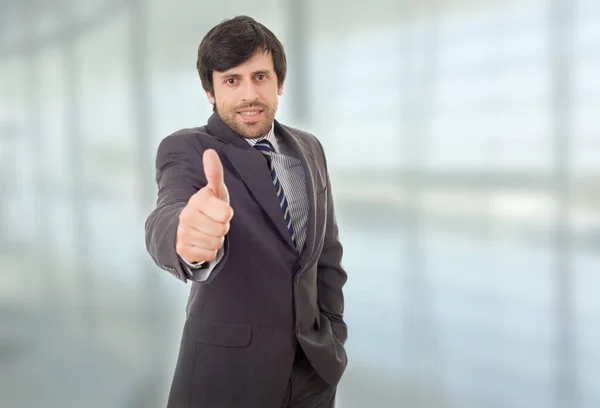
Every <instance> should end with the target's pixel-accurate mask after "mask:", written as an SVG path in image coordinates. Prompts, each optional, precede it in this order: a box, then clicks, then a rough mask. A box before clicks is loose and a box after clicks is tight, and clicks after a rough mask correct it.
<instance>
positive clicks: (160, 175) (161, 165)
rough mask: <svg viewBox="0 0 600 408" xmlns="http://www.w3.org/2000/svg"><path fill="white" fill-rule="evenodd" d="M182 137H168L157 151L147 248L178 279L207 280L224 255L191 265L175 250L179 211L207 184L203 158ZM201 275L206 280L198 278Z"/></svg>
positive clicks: (220, 252)
mask: <svg viewBox="0 0 600 408" xmlns="http://www.w3.org/2000/svg"><path fill="white" fill-rule="evenodd" d="M195 152H196V151H195V149H193V147H192V146H190V145H189V143H188V142H187V141H186V140H185V138H184V137H182V136H169V137H167V138H165V139H164V140H163V141H162V142H161V143H160V145H159V147H158V151H157V154H156V183H157V185H158V199H157V204H156V209H155V210H154V211H152V213H151V214H150V215H149V216H148V219H147V220H146V226H145V227H146V248H147V250H148V253H149V254H150V256H151V257H152V259H153V260H154V262H155V263H156V264H157V265H158V266H159V267H161V268H162V269H165V270H167V271H168V272H170V273H171V274H172V275H173V276H175V277H176V278H178V279H180V280H182V281H183V282H186V281H187V279H188V278H189V279H194V280H204V279H206V278H207V277H208V275H209V274H210V271H212V269H213V268H214V267H215V266H216V264H217V263H218V261H219V260H220V258H222V254H223V250H220V251H219V254H220V257H218V258H217V259H216V260H215V261H211V262H207V263H205V264H203V265H202V266H201V267H199V268H193V267H192V268H189V267H188V266H187V265H186V262H185V261H184V260H183V259H182V258H181V257H180V256H179V255H178V254H177V252H176V250H175V243H176V236H177V227H178V225H179V214H180V213H181V211H182V210H183V208H184V207H185V206H186V204H187V202H188V201H189V199H190V197H191V196H192V195H194V194H195V193H196V192H198V190H199V189H201V188H202V187H204V186H205V185H206V178H205V176H204V173H203V171H202V158H201V157H197V155H196V153H195ZM198 274H200V275H202V277H204V279H202V278H200V279H195V278H194V276H196V275H198Z"/></svg>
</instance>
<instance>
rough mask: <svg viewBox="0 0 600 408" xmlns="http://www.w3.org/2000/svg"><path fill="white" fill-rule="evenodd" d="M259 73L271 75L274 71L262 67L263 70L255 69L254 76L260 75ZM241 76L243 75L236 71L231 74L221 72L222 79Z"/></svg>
mask: <svg viewBox="0 0 600 408" xmlns="http://www.w3.org/2000/svg"><path fill="white" fill-rule="evenodd" d="M259 74H263V75H271V74H272V71H271V70H269V69H261V70H258V71H254V72H253V73H252V76H253V77H255V76H257V75H259ZM240 77H241V75H240V74H236V73H233V72H232V73H230V74H221V79H229V78H240Z"/></svg>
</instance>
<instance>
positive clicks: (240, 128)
mask: <svg viewBox="0 0 600 408" xmlns="http://www.w3.org/2000/svg"><path fill="white" fill-rule="evenodd" d="M248 108H258V109H259V110H261V111H262V113H261V116H260V119H259V120H257V121H256V122H245V121H244V120H243V119H242V118H241V117H240V114H238V111H239V110H241V109H248ZM215 111H216V112H217V114H218V115H219V117H220V118H221V120H222V121H223V122H225V124H226V125H227V126H229V127H230V128H231V130H233V131H234V132H235V133H237V134H238V135H240V136H242V137H244V138H246V139H256V138H258V137H261V136H264V135H265V134H267V132H268V131H269V130H270V129H271V126H272V125H273V120H274V119H275V113H276V112H277V101H275V103H274V104H273V105H272V106H268V105H265V104H263V103H260V102H254V103H247V104H242V105H239V106H236V107H234V108H232V109H229V110H227V111H226V112H223V111H221V110H220V109H218V108H217V106H216V105H215Z"/></svg>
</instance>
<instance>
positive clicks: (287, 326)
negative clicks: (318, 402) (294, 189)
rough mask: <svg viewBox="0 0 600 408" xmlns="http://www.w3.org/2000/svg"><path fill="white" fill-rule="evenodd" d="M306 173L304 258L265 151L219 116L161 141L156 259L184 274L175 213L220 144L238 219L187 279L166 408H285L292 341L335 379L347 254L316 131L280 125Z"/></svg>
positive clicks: (154, 220)
mask: <svg viewBox="0 0 600 408" xmlns="http://www.w3.org/2000/svg"><path fill="white" fill-rule="evenodd" d="M275 132H276V134H277V135H278V136H280V137H282V138H284V139H285V140H286V142H287V143H289V145H290V146H291V147H292V148H294V150H295V151H296V152H297V154H298V156H299V157H300V159H301V161H302V164H303V166H304V170H305V173H306V188H307V193H308V198H309V217H308V222H307V238H306V244H305V247H304V251H307V252H306V254H305V256H304V257H303V259H305V261H304V262H302V261H301V258H300V256H299V254H298V252H297V250H296V248H295V246H294V243H293V242H292V240H291V238H290V234H289V232H288V230H287V228H286V225H285V221H284V218H283V215H282V212H281V208H280V206H279V203H278V200H277V195H276V193H275V190H274V188H273V184H272V182H271V176H270V172H269V170H268V168H267V166H266V164H265V159H264V157H263V156H262V154H261V153H260V152H259V151H257V150H256V149H253V148H252V146H250V145H249V144H248V143H247V142H246V141H245V140H243V138H242V137H241V136H239V135H238V134H236V133H234V132H233V131H232V130H231V129H230V128H229V127H228V126H227V125H225V123H224V122H223V121H222V120H221V119H220V118H219V116H218V115H217V114H216V113H215V114H213V115H212V116H211V117H210V119H209V120H208V123H207V125H206V126H202V127H199V128H193V129H183V130H180V131H178V132H175V133H173V134H172V135H170V136H168V137H166V138H165V139H163V140H162V142H161V143H160V145H159V147H158V152H157V157H156V182H157V184H158V200H157V206H156V209H155V210H154V211H153V212H152V213H151V214H150V216H149V217H148V219H147V221H146V246H147V249H148V252H149V253H150V255H151V256H152V258H153V260H154V261H155V262H156V264H157V265H159V266H160V267H161V268H163V269H165V270H167V271H169V272H170V273H171V274H173V275H174V276H175V277H177V278H178V279H181V280H183V281H187V280H188V275H187V274H186V270H185V265H184V264H183V263H182V262H181V260H180V259H179V257H178V256H177V253H176V252H175V239H176V229H177V225H178V222H179V219H178V216H179V213H180V212H181V210H182V209H183V207H184V206H185V205H186V203H187V201H188V199H189V198H190V196H191V195H192V194H194V193H196V192H197V191H198V190H199V189H201V188H202V187H204V186H205V185H206V178H205V176H204V170H203V163H202V154H203V152H204V150H205V149H207V148H212V149H215V150H216V151H217V153H218V154H219V157H220V159H221V162H222V163H223V170H224V180H225V184H226V185H227V188H228V191H229V195H230V200H231V201H230V202H231V206H232V208H233V210H234V216H233V218H232V220H231V223H230V230H229V232H228V234H227V235H226V237H225V243H224V250H225V252H224V256H223V259H222V260H221V262H219V263H218V264H217V266H216V267H215V268H214V270H212V272H211V274H210V276H209V278H208V279H207V280H206V281H204V282H196V281H193V280H192V287H191V290H190V297H189V301H188V306H187V319H186V322H185V325H184V329H183V336H182V341H181V345H180V351H179V358H178V361H177V366H176V370H175V375H174V378H173V383H172V386H171V393H170V396H169V405H168V406H169V408H183V407H186V408H187V407H189V408H221V407H223V408H229V407H248V408H251V407H257V408H258V407H260V408H270V407H273V408H278V407H279V406H280V404H281V401H282V400H283V397H284V392H285V388H286V385H287V381H288V378H289V375H290V372H291V367H292V363H293V359H294V352H295V348H296V346H297V344H300V345H301V346H302V348H303V349H304V351H305V353H306V355H307V357H308V358H309V360H310V362H311V363H312V365H313V366H314V368H315V369H316V370H317V372H318V373H319V374H320V375H321V377H322V378H323V379H324V380H325V381H327V382H328V383H330V384H337V383H338V381H339V380H340V378H341V376H342V373H343V372H344V370H345V367H346V364H347V357H346V352H345V350H344V346H343V345H344V343H345V341H346V338H347V327H346V324H345V323H344V320H343V310H344V297H343V294H342V287H343V286H344V284H345V282H346V279H347V275H346V272H345V271H344V269H343V268H342V266H341V264H340V262H341V258H342V246H341V244H340V242H339V240H338V227H337V224H336V220H335V215H334V208H333V200H332V195H331V185H330V181H329V176H328V173H327V165H326V160H325V154H324V152H323V148H322V146H321V144H320V142H319V141H318V140H317V139H316V138H315V137H314V136H313V135H311V134H309V133H306V132H303V131H300V130H297V129H293V128H290V127H287V126H284V125H281V124H280V123H278V122H277V121H275Z"/></svg>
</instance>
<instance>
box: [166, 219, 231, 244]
mask: <svg viewBox="0 0 600 408" xmlns="http://www.w3.org/2000/svg"><path fill="white" fill-rule="evenodd" d="M224 229H225V228H223V229H222V230H224ZM177 236H178V240H180V241H181V242H182V243H184V244H188V245H192V246H195V247H198V248H203V249H210V250H217V249H220V248H221V247H222V246H223V242H224V241H225V235H221V236H213V235H208V234H205V233H204V232H202V231H199V230H197V229H195V228H192V227H189V226H186V225H181V224H180V225H179V227H178V231H177Z"/></svg>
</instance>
